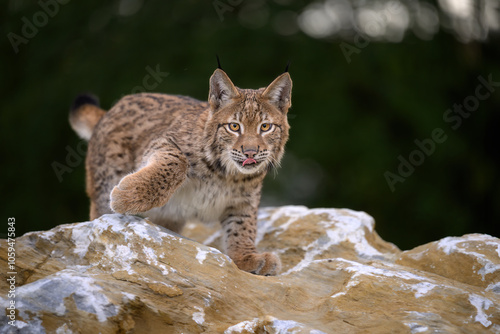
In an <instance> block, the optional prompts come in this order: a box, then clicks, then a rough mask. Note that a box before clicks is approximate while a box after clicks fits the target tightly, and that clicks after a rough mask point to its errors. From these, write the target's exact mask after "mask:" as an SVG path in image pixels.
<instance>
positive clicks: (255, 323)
mask: <svg viewBox="0 0 500 334" xmlns="http://www.w3.org/2000/svg"><path fill="white" fill-rule="evenodd" d="M260 332H266V333H276V334H285V333H286V334H298V333H309V334H326V333H325V332H322V331H320V330H317V329H310V328H308V327H307V326H306V325H304V324H302V323H300V322H296V321H293V320H280V319H276V318H275V317H272V316H265V317H263V318H254V319H252V320H247V321H243V322H240V323H238V324H236V325H233V326H231V327H229V328H227V329H226V330H225V331H224V334H234V333H260Z"/></svg>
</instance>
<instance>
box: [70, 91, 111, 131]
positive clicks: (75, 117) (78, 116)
mask: <svg viewBox="0 0 500 334" xmlns="http://www.w3.org/2000/svg"><path fill="white" fill-rule="evenodd" d="M105 113H106V111H105V110H103V109H101V108H100V107H99V99H98V98H97V96H95V95H93V94H89V93H85V94H80V95H78V96H77V97H76V98H75V99H74V100H73V103H72V104H71V108H70V112H69V123H70V124H71V127H72V128H73V130H75V132H76V133H77V134H78V136H80V137H81V138H82V139H85V140H90V137H92V131H93V130H94V127H95V126H96V124H97V123H98V122H99V120H100V119H101V118H102V116H103V115H104V114H105Z"/></svg>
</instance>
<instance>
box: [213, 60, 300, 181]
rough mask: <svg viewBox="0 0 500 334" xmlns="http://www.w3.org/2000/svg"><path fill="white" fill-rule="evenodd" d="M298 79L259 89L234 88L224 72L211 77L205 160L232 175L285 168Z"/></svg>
mask: <svg viewBox="0 0 500 334" xmlns="http://www.w3.org/2000/svg"><path fill="white" fill-rule="evenodd" d="M291 91H292V80H291V79H290V75H289V74H288V72H285V73H283V74H281V75H280V76H278V77H277V78H276V79H275V80H274V81H273V82H272V83H271V84H270V85H269V86H267V87H265V88H260V89H257V90H252V89H240V88H238V87H236V86H234V85H233V83H232V82H231V80H230V79H229V77H228V76H227V75H226V73H224V71H223V70H222V69H220V68H218V69H216V70H215V72H214V74H213V75H212V77H211V78H210V93H209V97H208V102H209V104H210V116H209V119H208V121H207V125H206V127H205V145H206V146H205V156H206V159H207V160H208V161H209V162H210V163H211V164H212V166H214V167H216V168H219V169H222V170H223V171H225V172H226V173H229V174H238V173H240V174H253V173H258V172H264V171H267V170H268V169H270V168H271V167H273V166H277V165H279V162H280V160H281V157H282V156H283V153H284V146H285V143H286V141H287V140H288V130H289V125H288V121H287V112H288V108H290V106H291Z"/></svg>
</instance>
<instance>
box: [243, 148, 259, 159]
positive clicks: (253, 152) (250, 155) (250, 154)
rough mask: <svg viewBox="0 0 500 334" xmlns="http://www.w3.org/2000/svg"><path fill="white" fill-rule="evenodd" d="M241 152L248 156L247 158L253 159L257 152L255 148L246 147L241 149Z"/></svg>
mask: <svg viewBox="0 0 500 334" xmlns="http://www.w3.org/2000/svg"><path fill="white" fill-rule="evenodd" d="M243 154H244V155H245V156H246V157H247V158H248V159H253V158H254V156H255V155H256V154H257V150H254V149H247V150H245V151H243Z"/></svg>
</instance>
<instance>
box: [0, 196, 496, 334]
mask: <svg viewBox="0 0 500 334" xmlns="http://www.w3.org/2000/svg"><path fill="white" fill-rule="evenodd" d="M184 234H185V235H186V236H187V237H188V238H191V239H194V240H197V241H198V242H197V241H193V240H190V239H187V238H183V237H180V236H179V235H176V234H174V233H172V232H170V231H168V230H166V229H164V228H162V227H159V226H157V225H154V224H152V223H150V222H149V221H148V220H144V219H140V218H137V217H132V216H123V215H105V216H102V217H101V218H99V219H96V220H94V221H91V222H84V223H75V224H68V225H60V226H58V227H56V228H54V229H52V230H50V231H46V232H32V233H28V234H26V235H24V236H22V237H19V238H17V239H16V268H17V275H16V288H15V295H16V298H15V301H16V304H15V305H16V309H17V313H16V319H17V320H16V322H15V326H11V325H9V323H8V321H9V318H7V317H5V318H4V317H2V318H0V332H1V333H389V332H391V333H500V306H499V305H500V240H499V239H496V238H493V237H491V236H487V235H479V234H473V235H465V236H463V237H457V238H445V239H442V240H440V241H437V242H432V243H429V244H426V245H423V246H420V247H417V248H415V249H413V250H410V251H405V252H402V251H400V250H399V249H398V248H397V247H396V246H394V245H393V244H391V243H388V242H385V241H384V240H382V239H381V238H380V237H379V236H378V234H377V233H376V232H375V230H374V221H373V219H372V218H371V217H370V216H369V215H367V214H365V213H363V212H355V211H352V210H347V209H307V208H305V207H297V206H287V207H281V208H265V209H261V210H260V212H259V234H258V236H257V242H258V245H257V246H258V248H259V249H260V250H261V251H275V252H276V253H278V254H279V255H280V257H281V259H282V262H283V272H282V274H280V275H279V276H276V277H262V276H256V275H252V274H249V273H246V272H242V271H240V270H239V269H238V268H237V267H236V266H235V265H234V263H233V262H232V261H231V260H230V259H229V258H228V257H227V256H226V255H224V254H223V253H221V252H220V251H219V250H217V249H216V248H214V247H220V232H219V230H218V228H217V225H216V224H215V225H214V226H210V225H201V224H196V223H190V224H188V225H187V226H186V229H185V231H184ZM199 242H201V243H199ZM1 249H2V252H1V254H0V262H2V268H6V267H7V261H8V259H7V252H6V251H5V250H6V249H7V242H6V240H1ZM4 264H5V265H4ZM1 276H2V277H1V280H2V282H6V279H7V278H8V275H7V273H6V272H2V273H1ZM8 290H9V286H7V285H6V284H5V283H2V284H1V285H0V292H1V297H0V304H1V305H2V307H4V308H7V306H8V305H9V302H10V299H8V298H7V293H8ZM6 311H7V310H6ZM6 314H7V315H8V314H9V313H8V312H7V313H6Z"/></svg>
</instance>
